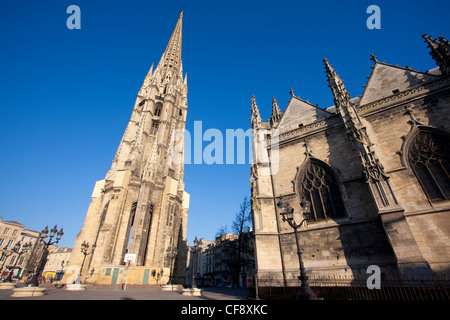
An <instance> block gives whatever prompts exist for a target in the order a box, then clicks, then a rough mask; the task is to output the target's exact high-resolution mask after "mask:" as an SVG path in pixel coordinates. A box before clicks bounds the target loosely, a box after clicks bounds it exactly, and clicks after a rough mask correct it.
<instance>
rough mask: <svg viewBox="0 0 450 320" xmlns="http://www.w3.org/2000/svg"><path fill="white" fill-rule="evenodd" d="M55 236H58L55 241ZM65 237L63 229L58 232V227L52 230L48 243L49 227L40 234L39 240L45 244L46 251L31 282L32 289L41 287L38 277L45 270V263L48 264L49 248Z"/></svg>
mask: <svg viewBox="0 0 450 320" xmlns="http://www.w3.org/2000/svg"><path fill="white" fill-rule="evenodd" d="M55 235H56V238H55V240H54V241H53V238H54V237H55ZM63 235H64V232H63V228H61V230H59V231H58V229H57V226H56V225H55V226H54V227H53V228H52V229H51V230H50V237H49V239H48V241H45V240H46V239H47V237H48V226H46V227H45V229H44V230H42V231H41V233H40V234H39V238H38V240H39V241H42V242H43V244H44V250H43V252H42V256H41V259H40V260H39V263H38V265H37V268H36V271H35V272H34V274H33V277H32V278H31V281H30V286H31V287H39V281H38V277H39V275H40V274H41V273H42V271H43V270H44V267H45V263H46V262H47V256H48V247H49V246H50V245H52V244H56V243H58V242H59V240H61V237H62V236H63Z"/></svg>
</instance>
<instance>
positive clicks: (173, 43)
mask: <svg viewBox="0 0 450 320" xmlns="http://www.w3.org/2000/svg"><path fill="white" fill-rule="evenodd" d="M182 36H183V10H181V12H180V16H179V17H178V21H177V24H176V25H175V28H174V30H173V32H172V35H171V37H170V40H169V42H168V44H167V47H166V50H165V51H164V53H163V55H162V57H161V60H160V61H159V64H158V67H157V69H161V68H164V69H171V68H174V69H175V70H176V71H179V70H181V68H182V66H181V62H182V60H181V44H182Z"/></svg>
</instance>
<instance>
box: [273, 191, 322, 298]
mask: <svg viewBox="0 0 450 320" xmlns="http://www.w3.org/2000/svg"><path fill="white" fill-rule="evenodd" d="M300 205H301V206H302V208H303V215H304V217H305V218H304V219H303V220H302V221H301V222H298V221H296V219H295V218H294V208H292V207H291V205H290V204H289V203H288V202H286V201H285V200H281V199H280V202H279V203H278V204H277V206H278V207H279V208H280V209H282V211H281V213H280V215H282V216H283V221H285V222H286V221H287V223H289V225H290V226H291V228H293V229H294V234H295V243H296V244H297V255H298V263H299V265H300V276H299V277H298V279H299V280H300V282H301V285H300V289H299V292H298V295H297V299H298V300H315V299H316V296H315V294H314V293H313V291H312V290H311V287H310V286H309V285H308V277H307V276H306V271H305V266H304V265H303V259H302V252H301V250H300V244H299V241H298V229H299V228H300V227H301V226H302V225H303V223H304V222H305V221H308V220H311V218H310V216H311V202H309V201H308V200H306V199H305V198H303V199H302V202H301V203H300Z"/></svg>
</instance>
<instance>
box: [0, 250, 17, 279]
mask: <svg viewBox="0 0 450 320" xmlns="http://www.w3.org/2000/svg"><path fill="white" fill-rule="evenodd" d="M16 246H17V244H16ZM13 253H14V252H13V249H9V248H7V247H3V249H2V255H1V258H2V259H4V260H3V263H2V267H1V268H0V277H1V275H2V271H3V267H4V266H5V263H6V260H8V257H9V256H11V255H12V254H13Z"/></svg>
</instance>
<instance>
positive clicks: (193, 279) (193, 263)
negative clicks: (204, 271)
mask: <svg viewBox="0 0 450 320" xmlns="http://www.w3.org/2000/svg"><path fill="white" fill-rule="evenodd" d="M198 243H199V242H198V240H197V237H195V239H194V248H193V252H192V275H191V276H192V278H191V288H192V289H197V284H196V283H195V259H196V257H197V249H198Z"/></svg>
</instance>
